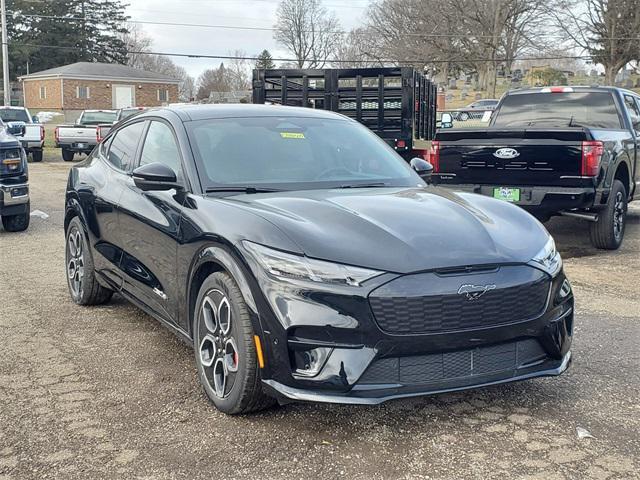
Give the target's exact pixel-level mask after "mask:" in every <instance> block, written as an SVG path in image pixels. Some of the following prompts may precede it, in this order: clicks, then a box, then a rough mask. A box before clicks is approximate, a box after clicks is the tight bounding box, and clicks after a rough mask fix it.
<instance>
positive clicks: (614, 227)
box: [590, 180, 627, 250]
mask: <svg viewBox="0 0 640 480" xmlns="http://www.w3.org/2000/svg"><path fill="white" fill-rule="evenodd" d="M626 225H627V190H626V189H625V188H624V185H623V184H622V182H621V181H620V180H614V181H613V185H611V193H610V195H609V202H608V203H607V206H606V207H605V208H604V210H602V211H601V212H600V215H599V216H598V221H597V222H594V223H592V224H591V230H590V234H591V243H592V244H593V246H594V247H596V248H600V249H603V250H617V249H618V248H620V245H622V240H623V239H624V231H625V227H626Z"/></svg>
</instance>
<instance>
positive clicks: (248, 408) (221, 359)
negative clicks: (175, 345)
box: [193, 272, 275, 415]
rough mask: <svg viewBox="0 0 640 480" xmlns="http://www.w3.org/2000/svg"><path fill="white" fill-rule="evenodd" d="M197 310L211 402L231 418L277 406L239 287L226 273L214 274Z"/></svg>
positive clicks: (201, 374)
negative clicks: (266, 388) (264, 375)
mask: <svg viewBox="0 0 640 480" xmlns="http://www.w3.org/2000/svg"><path fill="white" fill-rule="evenodd" d="M194 310H195V311H194V313H193V343H194V351H195V357H196V367H197V370H198V379H199V380H200V383H201V384H202V387H203V389H204V391H205V393H206V395H207V397H208V399H209V401H210V402H211V403H213V405H214V406H215V407H216V408H217V409H218V410H220V411H221V412H223V413H226V414H229V415H237V414H244V413H249V412H255V411H258V410H262V409H265V408H268V407H270V406H272V405H274V404H275V399H273V398H271V397H269V396H267V395H266V394H265V393H264V392H263V390H262V383H261V376H260V368H259V365H258V356H257V353H256V346H255V343H254V338H253V337H254V331H253V326H252V324H251V318H250V316H249V310H248V308H247V305H246V303H245V301H244V299H243V297H242V293H241V292H240V289H239V288H238V286H237V285H236V282H235V281H234V280H233V279H232V278H231V277H230V276H229V275H228V274H227V273H224V272H216V273H213V274H211V275H209V277H207V278H206V279H205V281H204V283H203V284H202V287H201V288H200V291H199V292H198V298H197V301H196V308H195V309H194ZM225 331H226V333H225Z"/></svg>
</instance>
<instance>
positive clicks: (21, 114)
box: [0, 108, 31, 123]
mask: <svg viewBox="0 0 640 480" xmlns="http://www.w3.org/2000/svg"><path fill="white" fill-rule="evenodd" d="M0 118H1V119H2V121H3V122H25V123H31V119H30V118H29V115H28V114H27V112H26V111H25V110H18V109H13V108H0Z"/></svg>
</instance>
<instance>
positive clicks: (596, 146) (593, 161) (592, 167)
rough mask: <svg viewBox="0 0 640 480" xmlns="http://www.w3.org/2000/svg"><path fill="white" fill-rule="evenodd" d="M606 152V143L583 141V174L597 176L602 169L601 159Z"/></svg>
mask: <svg viewBox="0 0 640 480" xmlns="http://www.w3.org/2000/svg"><path fill="white" fill-rule="evenodd" d="M603 153H604V145H603V143H602V142H599V141H588V142H587V141H585V142H582V169H581V172H582V175H583V176H585V177H595V176H597V175H598V172H599V171H600V160H601V159H602V154H603Z"/></svg>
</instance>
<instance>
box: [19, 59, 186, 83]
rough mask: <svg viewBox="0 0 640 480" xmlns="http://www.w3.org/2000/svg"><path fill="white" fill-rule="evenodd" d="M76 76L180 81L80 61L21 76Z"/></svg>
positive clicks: (24, 77)
mask: <svg viewBox="0 0 640 480" xmlns="http://www.w3.org/2000/svg"><path fill="white" fill-rule="evenodd" d="M50 78H74V79H82V80H125V81H137V82H158V83H180V80H176V79H175V78H172V77H170V76H168V75H164V74H162V73H155V72H148V71H146V70H141V69H139V68H133V67H128V66H126V65H120V64H117V63H97V62H78V63H72V64H70V65H64V66H62V67H56V68H50V69H48V70H42V71H40V72H35V73H31V74H29V75H23V76H21V77H19V79H20V80H35V79H50Z"/></svg>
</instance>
